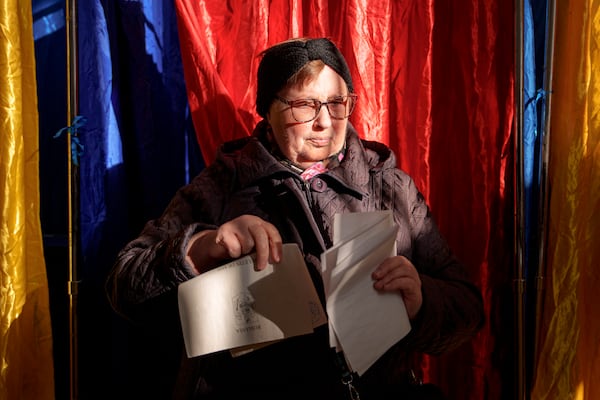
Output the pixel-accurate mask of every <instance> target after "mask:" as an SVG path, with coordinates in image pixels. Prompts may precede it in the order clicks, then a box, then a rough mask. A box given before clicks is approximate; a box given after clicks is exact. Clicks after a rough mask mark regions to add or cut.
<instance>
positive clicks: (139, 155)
mask: <svg viewBox="0 0 600 400" xmlns="http://www.w3.org/2000/svg"><path fill="white" fill-rule="evenodd" d="M77 4H78V51H79V59H78V62H79V65H78V71H79V74H78V76H79V82H78V88H79V110H78V114H79V115H80V116H81V117H83V118H85V121H86V122H85V124H84V125H83V126H82V127H81V128H80V129H79V132H78V134H79V140H80V142H81V144H82V146H83V148H82V151H83V153H82V154H81V156H80V159H79V182H80V185H79V197H80V202H79V204H80V210H79V226H80V238H81V242H80V244H81V257H80V258H79V260H78V261H79V263H78V265H79V277H80V280H81V286H80V290H79V312H78V315H79V320H80V331H79V364H80V368H79V370H80V373H79V382H80V385H79V386H80V388H81V389H80V390H81V393H80V396H81V398H114V396H115V393H119V394H123V396H124V397H128V396H129V398H167V397H168V395H167V394H166V393H165V394H161V393H160V392H157V391H156V390H157V389H160V388H161V387H168V386H169V385H164V384H161V383H164V381H165V380H169V379H171V378H172V377H171V376H168V375H165V374H163V373H162V372H161V365H168V364H169V363H174V362H177V358H176V357H177V356H178V355H179V344H177V343H173V344H171V346H172V347H166V348H165V349H164V355H165V356H164V357H162V358H161V357H160V356H159V357H158V358H151V357H149V356H148V357H147V356H146V355H145V350H146V349H147V348H148V347H149V346H152V347H153V348H155V349H156V348H159V349H160V347H161V342H160V338H155V337H150V336H144V335H143V333H142V332H143V331H141V330H139V331H138V330H137V328H136V327H135V326H132V325H129V324H127V323H126V322H124V321H122V320H119V319H118V318H117V317H116V316H114V314H113V313H112V311H111V310H110V308H109V306H108V303H107V301H106V296H105V294H104V280H105V277H106V274H107V271H108V269H109V268H110V267H111V266H112V264H113V262H114V261H115V259H116V254H117V252H118V251H119V249H120V248H122V247H123V246H124V245H125V243H126V242H127V241H129V240H131V239H132V238H134V237H135V236H136V235H137V234H138V233H139V231H140V230H141V229H142V226H143V224H144V223H145V222H146V221H147V220H149V219H151V218H156V217H158V216H159V215H160V213H161V212H162V210H163V209H164V208H165V206H166V205H167V202H168V201H169V200H170V198H171V197H172V195H173V193H174V192H175V190H176V189H177V188H179V187H180V186H182V185H183V184H185V183H186V182H188V180H189V177H190V176H193V175H195V174H196V173H197V172H198V170H199V169H201V168H202V162H201V159H200V158H199V157H200V156H199V154H200V153H199V150H198V148H197V142H196V139H195V133H194V131H193V128H192V125H191V120H190V118H188V107H187V97H186V92H185V83H184V79H183V71H182V66H181V57H180V52H179V38H178V34H177V23H176V17H175V13H174V7H173V4H172V2H171V1H109V0H106V1H100V0H93V1H92V0H90V1H79V2H77ZM127 338H129V339H127ZM165 345H166V344H165ZM109 354H110V357H109V356H108V355H109ZM159 354H161V353H159ZM98 364H101V365H102V364H103V365H102V367H98ZM91 371H94V372H93V373H92V372H91ZM99 374H100V376H98V375H99ZM102 375H105V376H102ZM103 382H106V383H109V382H110V383H111V384H107V385H104V384H102V383H103ZM140 383H142V384H140ZM150 383H152V384H150ZM133 386H138V387H147V388H148V393H140V392H139V391H136V392H135V393H130V394H129V395H128V394H127V393H128V392H129V388H130V387H133ZM102 391H107V392H106V393H105V395H106V396H104V397H103V396H99V393H102Z"/></svg>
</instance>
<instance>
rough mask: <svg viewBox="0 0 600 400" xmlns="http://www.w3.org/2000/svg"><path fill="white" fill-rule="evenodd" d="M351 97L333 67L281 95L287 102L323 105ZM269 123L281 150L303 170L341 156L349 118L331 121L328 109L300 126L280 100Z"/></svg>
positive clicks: (285, 90)
mask: <svg viewBox="0 0 600 400" xmlns="http://www.w3.org/2000/svg"><path fill="white" fill-rule="evenodd" d="M347 94H348V89H347V86H346V82H345V81H344V79H343V78H342V77H341V76H339V75H338V74H337V73H336V72H335V71H334V70H333V69H332V68H330V67H329V66H325V67H324V68H323V69H322V70H321V72H319V75H318V76H317V78H316V79H314V80H311V81H310V82H307V83H305V84H303V85H297V86H293V87H284V88H283V89H282V90H281V91H280V92H279V93H278V95H279V97H281V98H283V99H285V100H287V101H294V100H300V99H313V100H319V101H321V102H326V101H330V100H331V99H335V98H337V97H339V96H344V95H347ZM267 121H268V122H269V124H270V125H271V129H272V130H273V136H274V139H275V141H276V142H277V145H278V146H279V150H280V151H281V152H282V153H283V155H284V156H285V157H286V158H288V159H289V160H290V161H291V162H292V163H294V164H296V165H298V166H299V167H301V168H308V167H310V166H311V165H312V164H314V163H315V162H318V161H321V160H324V159H326V158H327V157H329V156H331V155H333V154H335V153H337V152H339V151H340V150H341V149H342V147H343V145H344V140H345V138H346V126H347V125H348V119H347V118H344V119H333V118H331V115H330V114H329V110H328V109H327V106H325V105H323V106H322V107H321V110H320V111H319V114H318V115H317V118H315V119H314V120H312V121H310V122H303V123H302V122H297V121H296V120H295V119H294V117H293V115H292V110H291V108H290V106H289V105H288V104H285V103H284V102H282V101H280V100H277V99H275V101H273V104H271V107H270V108H269V112H268V114H267Z"/></svg>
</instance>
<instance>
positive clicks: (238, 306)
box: [178, 243, 327, 357]
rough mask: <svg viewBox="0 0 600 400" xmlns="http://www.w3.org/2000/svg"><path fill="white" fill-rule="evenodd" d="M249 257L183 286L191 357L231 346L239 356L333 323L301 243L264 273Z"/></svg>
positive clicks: (183, 317) (286, 250)
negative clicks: (316, 287)
mask: <svg viewBox="0 0 600 400" xmlns="http://www.w3.org/2000/svg"><path fill="white" fill-rule="evenodd" d="M254 256H255V255H248V256H245V257H242V258H239V259H237V260H235V261H232V262H230V263H228V264H225V265H222V266H220V267H218V268H215V269H213V270H210V271H207V272H205V273H203V274H201V275H199V276H197V277H195V278H193V279H190V280H188V281H186V282H184V283H182V284H180V285H179V288H178V300H179V314H180V317H181V326H182V330H183V338H184V342H185V348H186V352H187V356H188V357H195V356H201V355H204V354H208V353H213V352H217V351H221V350H229V351H230V352H231V353H232V354H233V355H234V356H238V355H241V354H245V353H246V352H249V351H252V350H254V349H256V348H260V347H263V346H265V345H268V344H270V343H273V342H275V341H279V340H282V339H285V338H288V337H292V336H297V335H304V334H308V333H312V332H313V330H314V328H315V327H317V326H319V325H323V324H325V323H326V322H327V317H326V315H325V311H324V310H323V307H322V306H321V303H320V301H319V297H318V295H317V291H316V289H315V287H314V285H313V282H312V280H311V278H310V275H309V273H308V269H307V268H306V264H305V262H304V258H303V256H302V254H301V252H300V249H299V248H298V245H296V244H291V243H290V244H284V245H283V253H282V257H281V262H280V263H277V264H269V265H268V266H267V268H265V269H264V270H262V271H256V270H255V269H254V261H255V257H254Z"/></svg>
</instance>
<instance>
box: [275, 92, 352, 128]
mask: <svg viewBox="0 0 600 400" xmlns="http://www.w3.org/2000/svg"><path fill="white" fill-rule="evenodd" d="M275 98H276V99H277V100H279V101H280V102H282V103H284V104H287V105H288V106H290V110H291V111H292V117H294V119H295V120H296V122H300V123H304V122H310V121H313V120H315V119H316V118H317V116H318V115H319V112H320V111H321V107H323V106H326V107H327V110H328V111H329V116H330V117H331V118H332V119H346V118H348V117H349V116H350V114H352V111H354V105H355V104H356V99H357V98H358V96H357V95H355V94H348V95H346V96H337V97H334V98H333V99H331V100H329V101H319V100H315V99H298V100H286V99H284V98H283V97H279V96H275Z"/></svg>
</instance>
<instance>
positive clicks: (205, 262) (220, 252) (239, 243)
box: [187, 215, 282, 273]
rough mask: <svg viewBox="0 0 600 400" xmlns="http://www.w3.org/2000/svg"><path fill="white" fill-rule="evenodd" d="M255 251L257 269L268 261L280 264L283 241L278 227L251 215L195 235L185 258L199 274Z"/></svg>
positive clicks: (264, 266)
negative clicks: (223, 262)
mask: <svg viewBox="0 0 600 400" xmlns="http://www.w3.org/2000/svg"><path fill="white" fill-rule="evenodd" d="M253 251H255V252H256V269H257V270H259V271H260V270H263V269H265V268H266V266H267V264H268V263H269V262H274V263H277V262H279V261H281V252H282V239H281V235H280V234H279V231H278V230H277V228H276V227H275V226H274V225H273V224H271V223H269V222H267V221H265V220H263V219H262V218H260V217H257V216H254V215H242V216H240V217H237V218H235V219H232V220H231V221H228V222H226V223H224V224H223V225H221V226H220V227H219V229H217V230H208V231H202V232H199V233H197V234H196V235H194V237H192V239H191V240H190V244H189V245H188V251H187V258H188V261H189V262H190V263H191V264H192V265H193V266H194V268H195V269H196V271H197V272H198V273H201V272H204V271H207V270H209V269H210V268H212V267H214V266H215V265H216V264H218V263H219V262H220V261H224V260H227V259H232V258H239V257H241V256H243V255H246V254H249V253H251V252H253Z"/></svg>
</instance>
